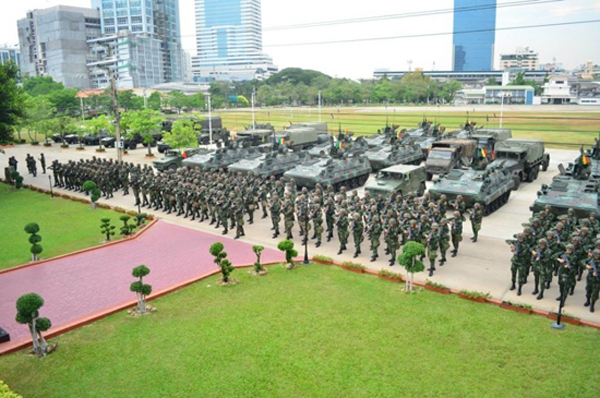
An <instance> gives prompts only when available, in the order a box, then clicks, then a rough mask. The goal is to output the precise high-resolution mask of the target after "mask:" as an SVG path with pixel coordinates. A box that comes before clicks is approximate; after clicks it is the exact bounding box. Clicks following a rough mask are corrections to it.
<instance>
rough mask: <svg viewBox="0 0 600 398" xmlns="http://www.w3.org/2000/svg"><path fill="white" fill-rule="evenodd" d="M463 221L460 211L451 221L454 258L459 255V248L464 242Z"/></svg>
mask: <svg viewBox="0 0 600 398" xmlns="http://www.w3.org/2000/svg"><path fill="white" fill-rule="evenodd" d="M462 233H463V220H462V216H461V213H460V211H455V212H454V218H452V219H451V220H450V234H451V236H452V247H453V250H452V257H456V255H457V254H458V246H459V245H460V242H461V241H462Z"/></svg>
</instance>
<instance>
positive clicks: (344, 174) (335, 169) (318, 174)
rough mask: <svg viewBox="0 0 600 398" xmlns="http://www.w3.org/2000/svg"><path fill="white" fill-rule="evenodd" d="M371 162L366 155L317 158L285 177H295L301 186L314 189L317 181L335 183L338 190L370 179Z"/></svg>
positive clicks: (326, 183) (323, 184)
mask: <svg viewBox="0 0 600 398" xmlns="http://www.w3.org/2000/svg"><path fill="white" fill-rule="evenodd" d="M370 173H371V164H370V163H369V159H367V158H366V157H365V156H362V155H361V156H349V155H347V154H345V155H344V156H343V157H342V158H339V159H336V158H315V159H311V160H309V161H307V162H305V163H303V164H301V165H299V166H296V167H294V168H293V169H292V170H289V171H287V172H285V173H284V175H283V176H284V177H285V178H286V179H287V180H289V179H292V178H293V179H294V180H295V181H296V185H297V186H299V187H307V188H309V189H312V188H314V187H315V185H316V184H317V183H320V184H321V185H322V186H326V185H329V184H331V185H333V188H334V189H335V190H336V191H337V190H339V188H340V187H341V186H342V185H344V186H346V187H347V188H348V189H353V188H357V187H359V186H362V185H363V184H364V183H365V182H367V180H368V179H369V174H370Z"/></svg>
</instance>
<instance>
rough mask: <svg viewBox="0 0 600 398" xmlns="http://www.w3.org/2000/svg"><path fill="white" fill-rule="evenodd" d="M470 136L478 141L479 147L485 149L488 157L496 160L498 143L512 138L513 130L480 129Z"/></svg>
mask: <svg viewBox="0 0 600 398" xmlns="http://www.w3.org/2000/svg"><path fill="white" fill-rule="evenodd" d="M469 138H470V139H472V140H475V141H477V148H481V149H483V150H484V151H485V154H486V157H487V158H488V160H490V161H491V160H494V151H495V149H496V144H497V143H498V142H502V141H506V140H508V139H510V138H512V131H511V130H509V129H479V130H475V131H474V132H473V133H472V134H471V136H470V137H469Z"/></svg>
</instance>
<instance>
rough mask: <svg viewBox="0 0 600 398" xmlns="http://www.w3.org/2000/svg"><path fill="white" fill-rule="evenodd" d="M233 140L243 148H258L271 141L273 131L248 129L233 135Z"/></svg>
mask: <svg viewBox="0 0 600 398" xmlns="http://www.w3.org/2000/svg"><path fill="white" fill-rule="evenodd" d="M235 140H236V141H237V142H238V143H239V145H241V146H242V147H244V148H247V147H250V146H259V145H262V144H266V143H271V142H272V141H273V130H268V129H248V130H243V131H239V132H237V133H235Z"/></svg>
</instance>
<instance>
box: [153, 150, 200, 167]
mask: <svg viewBox="0 0 600 398" xmlns="http://www.w3.org/2000/svg"><path fill="white" fill-rule="evenodd" d="M209 152H211V151H210V150H208V149H202V148H185V149H167V150H166V151H165V156H163V157H162V158H158V159H156V160H155V161H153V162H152V165H153V166H154V168H155V169H156V170H158V171H165V170H167V169H171V170H175V169H176V168H178V167H181V162H183V160H184V159H187V158H189V157H191V156H194V155H197V154H207V153H209Z"/></svg>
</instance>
